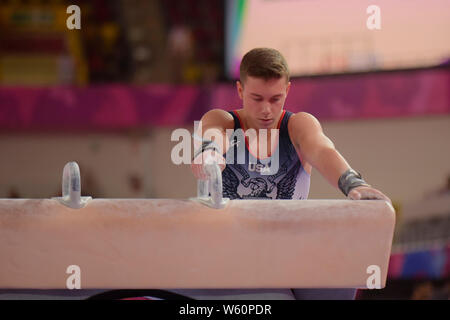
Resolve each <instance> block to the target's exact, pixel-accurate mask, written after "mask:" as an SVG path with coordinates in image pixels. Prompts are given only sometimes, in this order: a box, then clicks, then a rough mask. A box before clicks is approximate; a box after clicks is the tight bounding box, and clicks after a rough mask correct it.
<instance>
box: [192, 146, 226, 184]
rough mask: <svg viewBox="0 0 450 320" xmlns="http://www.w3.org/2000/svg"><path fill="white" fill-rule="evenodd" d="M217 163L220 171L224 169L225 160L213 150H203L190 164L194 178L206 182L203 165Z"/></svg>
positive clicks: (206, 176) (206, 175) (206, 177)
mask: <svg viewBox="0 0 450 320" xmlns="http://www.w3.org/2000/svg"><path fill="white" fill-rule="evenodd" d="M214 162H215V163H217V164H218V165H219V168H220V170H221V171H223V169H225V158H224V157H223V156H222V155H221V154H220V153H218V152H216V151H215V150H205V151H204V152H202V153H200V154H199V155H198V156H197V157H195V158H194V159H193V161H192V163H191V170H192V173H193V174H194V177H195V178H196V179H199V180H208V179H209V176H208V174H207V173H206V171H205V167H204V165H205V164H213V163H214Z"/></svg>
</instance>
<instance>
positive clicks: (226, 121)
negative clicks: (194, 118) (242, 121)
mask: <svg viewBox="0 0 450 320" xmlns="http://www.w3.org/2000/svg"><path fill="white" fill-rule="evenodd" d="M200 121H201V129H202V130H201V131H202V132H201V134H200V132H199V130H198V131H197V132H195V135H196V136H197V137H199V136H201V138H203V139H207V140H213V141H214V142H216V143H217V145H218V146H219V147H220V149H221V150H220V153H221V154H224V153H225V152H226V151H227V150H228V148H229V141H228V138H227V135H226V129H233V128H234V120H233V117H232V116H231V115H230V114H229V113H228V112H226V111H224V110H221V109H213V110H210V111H208V112H207V113H205V114H204V115H203V117H202V118H201V119H200ZM200 146H201V142H200V141H198V140H194V149H195V150H197V149H198V148H200Z"/></svg>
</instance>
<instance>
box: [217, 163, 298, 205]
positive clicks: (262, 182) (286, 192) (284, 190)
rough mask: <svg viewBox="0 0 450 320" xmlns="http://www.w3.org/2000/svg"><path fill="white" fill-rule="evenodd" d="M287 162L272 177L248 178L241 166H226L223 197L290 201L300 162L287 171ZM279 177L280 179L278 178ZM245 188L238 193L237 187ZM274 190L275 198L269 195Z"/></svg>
mask: <svg viewBox="0 0 450 320" xmlns="http://www.w3.org/2000/svg"><path fill="white" fill-rule="evenodd" d="M287 164H288V163H287V162H286V163H284V164H283V165H282V166H281V167H280V168H279V170H278V172H277V173H276V174H274V175H270V176H267V175H266V176H264V177H263V176H261V177H258V176H257V177H250V175H249V174H248V172H247V171H246V170H245V169H244V168H243V167H242V165H236V166H226V167H225V169H224V170H223V172H222V177H223V196H224V197H226V198H229V199H292V196H293V194H294V189H295V182H296V179H297V174H298V172H299V170H300V168H301V164H300V162H297V163H295V164H294V165H293V166H292V167H291V168H290V169H289V171H288V166H287ZM280 177H281V178H280ZM239 185H242V186H243V187H245V193H244V192H241V194H242V195H240V194H239V193H238V187H239ZM274 189H275V194H276V196H275V197H273V196H270V195H269V194H270V193H272V191H273V190H274Z"/></svg>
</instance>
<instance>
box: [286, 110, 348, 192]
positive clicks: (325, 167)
mask: <svg viewBox="0 0 450 320" xmlns="http://www.w3.org/2000/svg"><path fill="white" fill-rule="evenodd" d="M289 134H290V137H291V141H292V142H293V143H294V145H295V148H296V149H297V150H300V154H301V155H302V158H303V159H304V160H305V161H306V162H308V163H310V164H311V165H312V166H313V167H314V168H316V169H317V170H318V171H319V172H320V173H321V174H322V176H323V177H324V178H325V179H326V180H327V181H328V182H329V183H330V184H331V185H332V186H334V187H335V188H338V189H339V187H338V180H339V177H340V176H341V175H342V173H344V172H345V171H346V170H348V169H350V165H349V164H348V163H347V161H346V160H345V159H344V157H343V156H342V155H341V154H340V153H339V152H338V151H337V150H336V148H335V147H334V144H333V142H332V141H331V140H330V139H329V138H328V137H327V136H326V135H325V134H324V133H323V130H322V126H321V125H320V123H319V121H318V120H317V119H316V118H315V117H314V116H312V115H311V114H309V113H306V112H299V113H297V114H295V115H293V116H292V117H291V119H290V121H289Z"/></svg>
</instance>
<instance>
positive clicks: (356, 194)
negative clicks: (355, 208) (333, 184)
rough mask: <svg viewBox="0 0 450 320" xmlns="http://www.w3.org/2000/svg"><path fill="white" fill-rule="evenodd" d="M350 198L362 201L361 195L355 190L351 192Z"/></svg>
mask: <svg viewBox="0 0 450 320" xmlns="http://www.w3.org/2000/svg"><path fill="white" fill-rule="evenodd" d="M348 198H349V199H350V200H360V199H361V193H359V192H358V191H357V190H355V189H353V190H352V191H350V192H349V194H348Z"/></svg>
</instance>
